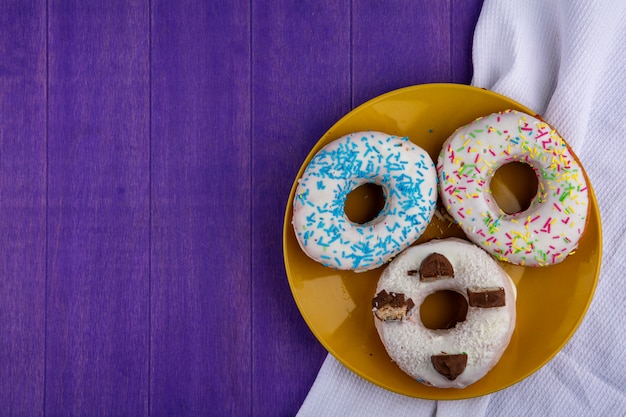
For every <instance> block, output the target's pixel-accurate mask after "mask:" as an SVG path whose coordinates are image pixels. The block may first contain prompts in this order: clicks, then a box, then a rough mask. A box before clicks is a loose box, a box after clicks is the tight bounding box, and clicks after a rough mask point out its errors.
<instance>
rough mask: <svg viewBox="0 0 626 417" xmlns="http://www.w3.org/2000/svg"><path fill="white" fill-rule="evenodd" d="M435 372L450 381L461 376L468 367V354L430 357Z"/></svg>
mask: <svg viewBox="0 0 626 417" xmlns="http://www.w3.org/2000/svg"><path fill="white" fill-rule="evenodd" d="M430 360H431V362H432V363H433V366H434V367H435V370H436V371H437V372H439V373H440V374H441V375H443V376H445V377H446V378H447V379H449V380H450V381H454V380H455V379H456V377H458V376H459V375H461V374H462V373H463V371H464V370H465V367H466V366H467V353H459V354H457V355H432V356H431V357H430Z"/></svg>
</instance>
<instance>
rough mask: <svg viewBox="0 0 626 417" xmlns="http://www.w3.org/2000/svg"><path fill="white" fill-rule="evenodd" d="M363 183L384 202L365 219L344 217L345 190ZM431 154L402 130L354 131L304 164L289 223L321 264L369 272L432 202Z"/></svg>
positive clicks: (418, 224) (428, 215)
mask: <svg viewBox="0 0 626 417" xmlns="http://www.w3.org/2000/svg"><path fill="white" fill-rule="evenodd" d="M366 183H375V184H378V185H380V186H381V187H382V189H383V193H384V196H385V206H384V207H383V209H382V210H381V211H380V213H379V215H378V216H377V217H376V218H375V219H373V220H371V221H369V222H367V223H364V224H357V223H354V222H352V221H350V220H349V219H348V217H347V216H346V213H345V209H344V206H345V202H346V197H347V195H348V194H349V193H350V192H351V191H353V190H354V189H355V188H357V187H359V186H360V185H363V184H366ZM437 194H438V193H437V173H436V171H435V164H434V163H433V161H432V159H431V158H430V156H429V155H428V153H426V151H424V150H423V149H422V148H420V147H419V146H417V145H415V144H414V143H412V142H411V141H410V140H409V139H408V138H406V137H396V136H391V135H388V134H385V133H380V132H357V133H353V134H351V135H347V136H344V137H341V138H339V139H336V140H334V141H333V142H331V143H329V144H328V145H326V146H324V147H323V148H322V149H321V150H320V151H319V152H318V153H317V154H316V155H315V156H314V157H313V159H312V160H311V162H310V163H309V164H308V166H307V167H306V169H305V171H304V173H303V175H302V178H301V179H300V180H299V184H298V188H297V190H296V193H295V197H294V201H293V219H292V224H293V228H294V231H295V234H296V237H297V239H298V242H299V244H300V246H301V247H302V249H303V251H304V252H305V253H306V254H307V255H308V256H309V257H311V258H312V259H314V260H316V261H317V262H320V263H322V264H323V265H326V266H329V267H333V268H336V269H341V270H354V271H356V272H360V271H366V270H370V269H374V268H377V267H379V266H380V265H382V264H384V263H385V262H387V261H388V260H389V259H390V258H391V257H393V256H395V255H397V254H398V253H399V252H400V251H401V250H403V249H405V248H407V247H409V246H410V245H411V244H412V243H414V242H415V241H416V240H417V239H418V238H419V237H420V236H421V235H422V233H423V232H424V230H425V229H426V226H428V224H429V222H430V220H431V219H432V216H433V214H434V211H435V207H436V203H437Z"/></svg>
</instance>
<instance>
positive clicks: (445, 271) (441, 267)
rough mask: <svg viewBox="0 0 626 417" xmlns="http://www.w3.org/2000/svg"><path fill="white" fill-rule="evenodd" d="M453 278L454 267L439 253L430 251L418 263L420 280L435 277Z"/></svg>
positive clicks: (431, 279)
mask: <svg viewBox="0 0 626 417" xmlns="http://www.w3.org/2000/svg"><path fill="white" fill-rule="evenodd" d="M444 277H450V278H454V268H452V264H451V263H450V261H449V260H448V258H446V257H445V256H443V255H441V254H439V253H431V254H430V255H428V256H427V257H426V258H424V260H423V261H422V264H421V265H420V281H434V280H436V279H440V278H444Z"/></svg>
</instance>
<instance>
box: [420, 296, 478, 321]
mask: <svg viewBox="0 0 626 417" xmlns="http://www.w3.org/2000/svg"><path fill="white" fill-rule="evenodd" d="M466 316H467V299H466V298H465V297H464V296H463V294H460V293H458V292H456V291H453V290H441V291H437V292H434V293H432V294H430V295H429V296H427V297H426V298H425V299H424V302H423V303H422V305H421V306H420V318H421V320H422V324H423V325H424V327H426V328H427V329H431V330H442V329H444V330H445V329H452V328H453V327H454V326H456V324H457V323H460V322H463V321H465V317H466Z"/></svg>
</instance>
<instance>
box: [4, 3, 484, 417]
mask: <svg viewBox="0 0 626 417" xmlns="http://www.w3.org/2000/svg"><path fill="white" fill-rule="evenodd" d="M310 3H312V2H297V1H291V0H279V1H276V2H268V1H261V0H248V1H244V0H235V1H233V2H226V1H196V0H185V1H183V2H170V1H165V0H139V1H135V2H124V1H121V0H114V1H107V2H102V1H96V0H83V1H76V0H71V1H60V0H46V1H35V0H27V1H16V0H9V1H5V2H1V3H0V57H1V58H2V59H0V242H1V244H0V415H10V416H20V415H25V416H32V415H46V416H70V415H76V416H78V415H85V416H98V415H125V416H145V415H150V416H165V415H168V416H169V415H176V416H198V415H208V416H293V415H295V414H296V413H297V411H298V409H299V407H300V405H301V403H302V401H303V400H304V398H305V397H306V395H307V393H308V391H309V389H310V387H311V384H312V383H313V381H314V379H315V377H316V375H317V372H318V369H319V367H320V365H321V364H322V361H323V360H324V358H325V357H326V354H327V353H326V351H325V350H324V348H323V347H322V346H321V345H320V344H319V343H318V342H317V340H316V339H315V338H314V336H313V335H312V333H311V331H310V330H309V329H308V328H307V326H306V324H305V322H304V320H303V319H302V318H301V316H300V314H299V312H298V309H297V307H296V305H295V302H294V301H293V299H292V296H291V292H290V289H289V286H288V282H287V278H286V275H285V269H284V266H283V258H282V227H283V220H284V219H283V216H284V212H285V205H286V204H287V198H288V195H289V191H290V188H291V185H292V182H293V180H294V178H295V176H296V174H297V171H298V169H299V167H300V165H301V163H302V161H303V160H304V159H305V157H306V155H307V154H308V152H309V151H310V149H311V148H312V147H313V145H314V144H315V143H316V142H317V140H318V139H319V138H320V137H321V136H322V135H323V134H324V133H325V132H326V130H328V129H329V128H330V127H331V126H332V125H333V124H334V123H335V122H336V121H337V120H338V119H339V118H341V117H342V116H343V115H345V114H346V113H347V112H349V111H350V110H351V109H352V108H354V107H356V106H358V105H359V104H361V103H363V102H365V101H366V100H369V99H371V98H373V97H375V96H377V95H379V94H382V93H385V92H387V91H390V90H393V89H396V88H401V87H405V86H409V85H413V84H419V83H429V82H461V83H467V82H469V81H470V79H471V43H472V32H473V29H474V26H475V24H476V20H477V18H478V15H479V12H480V4H481V1H480V0H470V1H461V0H448V1H444V2H431V1H425V0H418V1H414V0H392V1H387V2H375V1H369V2H356V1H351V0H328V1H324V2H313V3H315V4H310Z"/></svg>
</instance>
